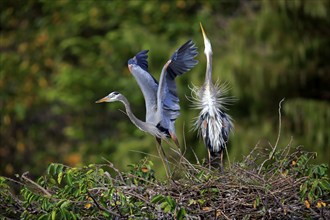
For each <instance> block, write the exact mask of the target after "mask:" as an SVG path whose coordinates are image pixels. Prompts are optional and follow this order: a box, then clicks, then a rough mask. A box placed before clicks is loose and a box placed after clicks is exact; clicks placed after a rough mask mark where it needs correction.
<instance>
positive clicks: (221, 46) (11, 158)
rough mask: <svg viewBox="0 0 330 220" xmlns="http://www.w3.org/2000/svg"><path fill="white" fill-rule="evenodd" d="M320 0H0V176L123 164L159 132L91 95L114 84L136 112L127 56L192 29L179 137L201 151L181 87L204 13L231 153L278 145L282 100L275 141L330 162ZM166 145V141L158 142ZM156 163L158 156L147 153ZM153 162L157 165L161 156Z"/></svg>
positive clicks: (169, 46) (327, 31) (164, 45)
mask: <svg viewBox="0 0 330 220" xmlns="http://www.w3.org/2000/svg"><path fill="white" fill-rule="evenodd" d="M329 9H330V5H329V1H327V0H314V1H310V0H288V1H284V0H278V1H274V0H273V1H248V0H240V1H238V0H233V1H229V0H225V1H221V0H216V1H205V0H187V1H183V0H177V1H160V0H159V1H158V0H149V1H139V0H131V1H106V0H95V1H92V0H80V1H75V0H72V1H70V0H49V1H48V0H26V1H18V0H2V1H1V2H0V10H1V15H0V16H1V38H0V40H1V42H0V43H1V44H0V51H1V58H0V61H1V66H0V68H1V69H0V89H1V97H0V98H1V99H0V116H1V130H0V141H1V144H0V163H1V164H0V174H1V175H6V176H12V175H14V174H15V173H22V172H24V171H30V173H32V174H33V175H39V174H41V173H42V172H44V170H45V169H46V166H47V165H48V164H49V163H51V162H60V163H65V164H67V165H70V166H77V165H84V164H89V163H103V162H105V161H104V160H103V159H102V157H104V158H106V159H108V160H110V161H112V162H113V163H114V165H115V166H116V167H117V168H119V169H122V170H125V169H127V165H128V164H130V163H135V162H137V161H138V160H139V159H140V158H143V157H144V156H145V155H144V154H142V153H139V152H136V151H141V152H145V153H147V154H153V155H157V151H156V142H155V140H154V138H153V137H151V136H150V135H147V134H145V133H143V132H141V131H140V130H138V129H137V128H135V127H134V125H132V124H131V122H130V121H129V119H128V118H127V117H126V115H125V114H123V113H122V112H120V111H119V110H118V109H122V110H123V109H124V108H123V106H122V105H121V103H112V104H109V103H108V104H95V103H94V102H95V101H96V100H97V99H99V98H102V97H103V96H105V95H107V94H108V93H109V92H111V91H120V92H121V93H123V94H124V95H125V96H127V97H128V99H129V101H130V102H131V103H132V108H133V110H134V113H135V114H136V115H137V116H138V117H139V118H140V119H144V114H145V107H144V100H143V96H142V93H141V92H140V90H139V87H138V85H137V83H136V82H135V79H134V78H133V77H132V76H131V74H130V73H129V71H128V69H127V60H128V59H129V58H131V57H133V56H134V55H135V54H136V53H137V52H139V51H140V50H143V49H149V50H150V52H149V70H150V72H151V73H152V74H153V75H154V76H155V77H156V79H158V78H159V73H160V71H161V68H162V66H163V65H164V63H165V62H166V61H167V60H168V59H169V57H170V56H171V54H172V53H173V52H174V51H175V49H176V48H178V47H179V46H180V45H181V44H183V43H184V42H185V41H187V40H188V39H190V38H191V39H193V40H194V41H195V43H196V45H197V46H198V51H199V55H198V57H197V59H198V60H199V64H198V65H197V66H196V67H195V68H194V69H193V70H192V71H190V72H188V73H187V74H185V75H183V76H182V77H179V78H177V80H176V82H177V85H178V90H179V91H178V92H179V97H180V100H181V108H182V111H181V115H180V117H179V119H178V120H177V123H176V129H177V132H178V137H179V141H180V142H181V143H183V139H184V138H185V141H186V148H187V157H188V158H190V159H191V161H192V162H194V157H193V155H192V153H191V152H192V149H193V150H194V151H195V152H196V153H197V155H198V157H199V158H200V159H202V158H204V157H205V155H206V150H205V148H204V146H203V144H202V141H200V140H199V139H198V138H197V137H196V133H195V132H193V131H191V126H192V124H193V118H194V117H196V116H197V114H198V112H197V111H195V110H193V109H191V104H190V103H189V101H188V100H187V98H186V97H185V96H190V90H189V88H188V85H192V84H195V85H202V83H203V81H204V73H205V61H206V60H205V56H204V54H203V50H204V45H203V39H202V35H201V31H200V27H199V22H202V23H203V25H204V28H205V30H206V33H207V34H208V37H209V39H210V40H211V43H212V46H213V54H214V65H213V70H214V75H213V77H214V80H216V79H219V80H220V81H221V82H227V83H228V84H229V85H230V87H231V90H230V95H231V96H234V97H236V98H237V101H236V102H235V103H234V104H233V105H231V106H230V107H229V108H230V110H229V112H228V113H229V114H230V115H232V117H233V118H234V120H235V121H234V124H235V131H234V133H233V134H232V135H231V137H230V144H229V154H230V158H231V160H232V161H237V160H240V159H241V158H242V156H243V155H247V154H248V153H249V151H250V150H251V149H252V148H253V147H254V146H255V145H256V144H257V143H258V142H259V147H261V148H266V147H269V144H268V141H269V142H270V143H271V144H275V141H276V137H277V130H278V104H279V101H280V100H281V99H282V98H284V97H285V98H286V99H285V102H284V103H283V108H282V110H283V112H282V133H281V140H280V144H279V146H280V147H284V146H286V145H288V144H289V142H290V139H291V137H293V141H292V143H291V145H292V146H299V145H303V146H304V149H306V150H309V151H316V152H318V157H317V159H316V160H317V162H325V163H329V158H330V146H329V142H330V140H329V138H330V137H329V136H330V135H329V134H330V102H329V100H330V62H329V61H330V53H329V51H330V14H329V12H330V11H329ZM165 148H166V150H167V152H168V153H170V150H169V149H168V146H165ZM153 160H155V161H156V163H157V164H161V163H158V162H157V159H153ZM159 166H160V165H159Z"/></svg>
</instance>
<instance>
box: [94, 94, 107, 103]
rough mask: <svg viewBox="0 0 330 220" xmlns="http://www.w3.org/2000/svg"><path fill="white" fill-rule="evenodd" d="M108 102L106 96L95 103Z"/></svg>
mask: <svg viewBox="0 0 330 220" xmlns="http://www.w3.org/2000/svg"><path fill="white" fill-rule="evenodd" d="M108 100H109V98H108V96H106V97H103V98H102V99H99V100H97V101H96V102H95V103H101V102H106V101H108Z"/></svg>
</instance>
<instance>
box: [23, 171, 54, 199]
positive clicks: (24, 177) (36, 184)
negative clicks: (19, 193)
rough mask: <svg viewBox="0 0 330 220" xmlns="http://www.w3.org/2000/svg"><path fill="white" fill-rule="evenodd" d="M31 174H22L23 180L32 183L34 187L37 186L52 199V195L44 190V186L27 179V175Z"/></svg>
mask: <svg viewBox="0 0 330 220" xmlns="http://www.w3.org/2000/svg"><path fill="white" fill-rule="evenodd" d="M28 173H29V172H25V173H23V174H22V178H23V179H24V180H26V181H28V182H29V183H31V184H32V185H34V186H36V187H37V188H38V189H40V190H41V191H42V192H43V193H44V194H46V195H47V196H49V197H51V196H52V194H50V193H49V192H48V191H47V190H46V189H45V188H43V187H42V186H40V185H39V184H38V183H36V182H34V181H32V180H31V179H29V178H27V177H26V176H25V175H27V174H28Z"/></svg>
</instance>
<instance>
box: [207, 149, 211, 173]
mask: <svg viewBox="0 0 330 220" xmlns="http://www.w3.org/2000/svg"><path fill="white" fill-rule="evenodd" d="M207 157H208V158H207V159H208V160H207V162H208V164H209V170H211V152H210V149H209V148H207Z"/></svg>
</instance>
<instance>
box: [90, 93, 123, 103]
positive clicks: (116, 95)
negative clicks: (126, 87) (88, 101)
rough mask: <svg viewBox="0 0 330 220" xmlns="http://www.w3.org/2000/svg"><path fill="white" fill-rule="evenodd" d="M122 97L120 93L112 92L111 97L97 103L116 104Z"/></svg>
mask: <svg viewBox="0 0 330 220" xmlns="http://www.w3.org/2000/svg"><path fill="white" fill-rule="evenodd" d="M121 96H122V95H121V94H120V93H119V92H112V93H110V94H109V95H107V96H106V97H103V98H102V99H100V100H97V101H96V102H95V103H101V102H115V101H118V100H120V97H121Z"/></svg>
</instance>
